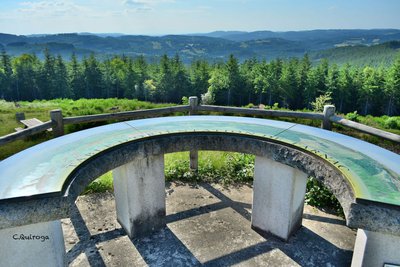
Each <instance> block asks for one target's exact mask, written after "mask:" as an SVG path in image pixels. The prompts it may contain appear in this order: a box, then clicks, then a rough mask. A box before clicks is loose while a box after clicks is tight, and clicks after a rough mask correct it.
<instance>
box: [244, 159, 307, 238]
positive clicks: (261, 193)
mask: <svg viewBox="0 0 400 267" xmlns="http://www.w3.org/2000/svg"><path fill="white" fill-rule="evenodd" d="M307 177H308V176H307V174H305V173H303V172H301V171H299V170H298V169H295V168H292V167H289V166H287V165H284V164H282V163H279V162H276V161H273V160H271V159H268V158H265V157H256V160H255V165H254V182H253V185H254V189H253V191H254V193H253V207H252V216H251V224H252V228H253V229H255V230H256V231H257V232H259V233H262V234H263V235H265V234H266V233H270V234H273V235H275V236H277V237H279V238H281V239H283V240H285V241H286V240H288V238H289V237H290V235H291V234H292V233H294V232H295V231H296V230H297V229H299V228H300V227H301V220H302V215H303V206H304V195H305V193H306V184H307Z"/></svg>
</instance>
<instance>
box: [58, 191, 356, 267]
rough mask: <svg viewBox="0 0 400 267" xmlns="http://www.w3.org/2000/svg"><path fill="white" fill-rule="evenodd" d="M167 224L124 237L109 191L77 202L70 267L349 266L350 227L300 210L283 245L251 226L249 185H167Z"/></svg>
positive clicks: (69, 235) (69, 238)
mask: <svg viewBox="0 0 400 267" xmlns="http://www.w3.org/2000/svg"><path fill="white" fill-rule="evenodd" d="M166 196H167V206H166V207H167V218H166V221H167V226H166V227H165V228H163V229H162V230H161V231H158V232H155V233H153V234H152V235H150V236H148V237H144V238H140V239H133V240H131V239H129V238H128V236H127V235H126V234H125V232H124V231H123V230H122V229H121V226H120V225H119V224H118V222H117V220H116V212H115V203H114V197H113V195H112V194H110V193H108V194H95V195H89V196H83V197H79V199H78V201H77V206H78V208H79V210H75V212H74V215H73V217H72V220H70V219H66V220H63V229H64V236H65V246H66V250H67V260H68V262H69V263H70V266H89V265H91V266H198V265H206V266H231V265H237V266H349V265H350V263H351V257H352V250H353V247H354V242H355V234H356V232H355V231H354V230H351V229H349V228H347V227H346V226H345V225H344V224H345V222H344V220H343V219H341V218H338V217H336V216H333V215H329V214H326V213H323V212H321V211H319V210H316V209H314V208H312V207H309V206H305V208H304V216H303V227H302V228H301V229H300V230H299V231H298V232H296V233H295V235H294V236H293V237H292V238H290V239H289V241H288V242H287V243H285V242H282V241H280V240H278V239H275V238H272V237H271V238H264V237H262V236H260V235H259V234H257V233H256V232H255V231H253V230H252V229H251V228H250V227H251V226H250V218H251V203H252V188H251V187H250V186H230V187H227V188H223V187H221V186H219V185H208V184H192V185H191V184H176V183H173V184H168V185H167V186H166Z"/></svg>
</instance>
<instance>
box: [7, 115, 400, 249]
mask: <svg viewBox="0 0 400 267" xmlns="http://www.w3.org/2000/svg"><path fill="white" fill-rule="evenodd" d="M190 149H199V150H207V149H210V150H227V151H238V152H244V153H251V154H255V155H256V156H257V158H262V157H265V158H269V159H272V160H273V161H277V162H280V163H283V164H282V165H273V163H269V162H267V161H262V160H257V158H256V165H257V164H258V165H260V164H261V162H262V164H264V165H265V164H266V165H268V164H269V165H268V166H269V168H285V167H284V166H283V165H287V166H290V168H294V169H296V170H299V171H300V172H301V173H304V174H307V175H314V176H316V177H317V178H318V179H319V180H321V181H322V182H323V183H324V184H325V185H327V186H328V188H329V189H330V190H332V192H333V193H334V194H335V195H336V197H337V198H338V199H339V201H340V203H341V204H342V206H343V208H344V211H345V215H346V220H347V224H348V225H349V226H351V227H356V228H362V229H366V230H369V231H376V232H382V233H384V234H395V235H397V236H398V235H400V216H399V215H400V193H399V191H400V156H399V155H397V154H395V153H392V152H390V151H387V150H385V149H382V148H380V147H377V146H375V145H372V144H369V143H366V142H363V141H361V140H358V139H355V138H352V137H349V136H345V135H342V134H338V133H334V132H330V131H326V130H322V129H319V128H314V127H308V126H304V125H299V124H294V123H288V122H281V121H274V120H266V119H254V118H245V117H228V116H182V117H165V118H153V119H143V120H133V121H127V122H120V123H115V124H110V125H106V126H101V127H96V128H92V129H88V130H84V131H80V132H76V133H73V134H69V135H66V136H62V137H59V138H56V139H52V140H50V141H47V142H44V143H42V144H39V145H37V146H34V147H32V148H29V149H27V150H24V151H22V152H20V153H17V154H15V155H13V156H11V157H9V158H7V159H5V160H3V161H1V162H0V215H1V216H0V229H2V228H9V227H14V226H19V225H24V224H30V223H37V222H40V221H48V220H51V219H52V218H53V219H59V218H62V217H65V216H67V214H68V211H69V206H70V205H71V203H73V201H74V200H75V198H76V197H77V196H78V195H79V193H81V191H82V190H83V188H84V187H85V186H86V185H87V184H88V182H90V181H91V180H93V179H94V178H96V177H98V176H99V175H100V174H102V173H104V172H105V171H108V170H111V169H115V168H118V167H119V166H122V165H124V164H127V163H128V162H130V161H133V160H135V159H137V158H138V157H139V156H141V157H142V158H143V157H145V158H148V157H151V156H152V155H156V154H162V155H163V154H164V153H169V152H175V151H184V150H190ZM132 151H135V153H136V154H135V155H131V154H130V153H132ZM155 160H156V159H155ZM257 162H258V163H257ZM148 164H149V163H147V166H149V165H148ZM162 164H163V162H162ZM145 165H146V164H145ZM162 166H163V165H162ZM256 167H257V166H256ZM260 170H261V172H265V171H268V170H265V169H260ZM260 170H259V171H257V169H256V172H258V173H260ZM288 171H290V170H288ZM120 173H121V172H120ZM143 175H144V174H143ZM292 176H293V177H294V179H295V180H296V179H297V178H296V177H297V176H299V174H293V175H292ZM255 178H256V177H255ZM257 179H258V180H259V181H261V178H257ZM277 179H278V178H277ZM114 180H115V179H114ZM278 181H279V179H278ZM255 182H256V181H255ZM293 183H294V184H295V183H296V182H293ZM302 183H303V182H302ZM122 187H123V186H122ZM303 187H304V185H302V186H301V188H303ZM121 190H122V189H121ZM302 190H303V189H302ZM304 190H305V188H304ZM259 194H261V193H259ZM299 194H300V197H301V194H302V193H299ZM21 203H23V207H22V206H21ZM117 208H118V207H117ZM32 209H34V210H35V211H36V212H37V214H36V217H35V216H34V215H32V214H29V213H30V211H31V210H32ZM13 211H14V213H15V214H17V215H15V214H14V215H10V214H13ZM18 212H19V213H20V214H18ZM164 212H165V211H164ZM301 212H302V210H301ZM27 214H29V215H27ZM296 216H298V215H296ZM296 220H298V219H296ZM300 223H301V219H300ZM129 227H131V226H129ZM129 227H128V228H129ZM290 227H291V228H293V227H294V226H293V227H292V226H290ZM256 228H258V227H256ZM261 228H262V227H261ZM258 230H260V229H258ZM261 230H263V229H261ZM292 230H293V229H289V232H288V233H286V234H285V235H284V237H282V238H283V239H287V235H288V234H290V233H291V232H292ZM366 232H367V231H366ZM365 249H366V248H364V250H365Z"/></svg>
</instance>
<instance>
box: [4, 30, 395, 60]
mask: <svg viewBox="0 0 400 267" xmlns="http://www.w3.org/2000/svg"><path fill="white" fill-rule="evenodd" d="M392 41H397V42H399V41H400V30H395V29H387V30H385V29H382V30H313V31H298V32H271V31H258V32H214V33H208V34H193V35H165V36H143V35H118V34H109V35H107V34H100V35H95V34H90V33H84V34H77V33H64V34H51V35H29V36H23V35H12V34H1V33H0V50H1V49H4V50H5V51H6V52H7V53H8V54H9V55H12V56H20V55H22V54H36V55H37V56H38V57H39V58H40V59H44V57H45V55H44V53H43V51H44V50H45V49H48V50H49V51H50V52H51V53H53V54H57V55H58V54H59V55H61V57H63V59H64V60H67V59H69V58H70V55H71V54H72V53H74V54H75V55H76V57H77V58H78V59H82V58H84V57H89V56H90V55H91V54H92V53H94V54H95V55H96V56H97V58H99V59H107V58H110V57H112V56H115V55H126V56H130V57H136V56H139V55H143V56H144V57H145V58H146V60H147V61H149V62H157V61H158V60H159V59H160V58H161V57H162V56H163V55H167V56H169V57H173V56H175V54H179V56H180V58H181V60H182V61H183V62H184V63H186V64H190V63H191V62H192V61H194V60H199V59H201V60H207V61H209V62H210V63H214V62H216V61H219V60H222V61H223V60H227V59H228V58H229V55H230V54H234V55H235V57H236V58H237V59H238V60H239V61H240V62H243V61H244V60H246V59H249V58H253V57H254V58H257V59H259V60H267V61H271V60H273V59H277V58H281V59H289V58H291V57H302V56H304V54H305V53H309V54H310V59H311V62H312V63H313V64H317V63H318V62H319V60H321V59H322V58H328V59H329V60H330V62H332V63H337V64H344V63H347V62H351V63H352V64H353V65H373V66H379V65H386V66H388V65H390V64H392V63H393V61H394V55H395V54H396V52H397V51H398V50H399V47H398V44H397V45H396V43H395V42H392ZM370 55H373V56H372V58H370Z"/></svg>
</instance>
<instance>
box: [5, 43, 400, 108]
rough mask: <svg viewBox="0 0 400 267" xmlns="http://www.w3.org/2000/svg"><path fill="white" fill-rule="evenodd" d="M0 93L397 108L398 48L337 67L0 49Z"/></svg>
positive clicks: (304, 61)
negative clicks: (375, 60) (391, 55)
mask: <svg viewBox="0 0 400 267" xmlns="http://www.w3.org/2000/svg"><path fill="white" fill-rule="evenodd" d="M0 59H1V63H0V98H4V99H6V100H9V101H19V100H34V99H54V98H72V99H78V98H110V97H116V98H128V99H134V98H136V99H139V100H147V101H154V102H172V103H180V102H181V100H182V97H183V96H190V95H197V96H199V97H202V99H203V101H204V102H205V103H216V104H219V105H237V106H244V105H247V104H249V103H253V104H260V103H262V104H265V105H269V106H272V105H274V104H275V103H277V104H275V105H279V106H280V107H285V108H290V109H303V108H308V109H311V108H312V105H311V103H312V102H313V101H315V99H316V97H318V96H320V95H326V96H327V97H328V98H329V97H331V98H332V100H331V101H332V103H334V104H335V105H336V107H337V110H338V111H339V112H343V113H347V112H353V111H357V112H358V113H359V114H373V115H383V114H386V115H397V114H400V55H398V56H397V60H396V61H395V62H394V63H393V64H392V65H390V66H387V67H370V66H366V67H358V66H353V65H351V64H345V65H342V66H338V65H336V64H333V63H330V62H329V61H327V60H321V61H320V62H319V63H318V64H317V65H312V64H311V61H310V59H309V57H308V56H307V55H305V56H304V57H302V58H292V59H290V60H287V61H283V60H280V59H275V60H272V61H270V62H266V61H260V60H257V59H249V60H245V61H244V62H243V63H239V61H238V59H237V58H236V57H235V56H233V55H231V56H230V57H229V59H228V60H226V61H224V62H218V63H212V64H210V63H208V62H207V61H205V60H194V61H193V62H192V63H191V64H190V65H185V64H183V62H182V60H181V59H180V57H179V56H178V55H176V56H175V57H168V56H167V55H164V56H162V57H161V59H160V60H159V61H157V62H148V61H146V59H145V58H144V57H143V56H139V57H135V58H132V57H128V56H114V57H112V58H109V59H105V60H99V59H98V58H96V57H95V56H94V55H93V54H92V55H91V56H89V57H87V58H84V59H83V60H82V61H79V60H77V58H76V56H75V55H72V57H71V58H70V60H67V61H66V60H64V59H63V58H62V57H61V56H59V55H58V56H55V55H52V54H51V53H50V52H49V51H48V50H46V51H45V59H44V60H40V59H39V58H38V57H36V56H35V55H33V54H23V55H21V56H16V57H11V56H10V55H8V54H7V53H5V52H3V53H2V54H1V58H0Z"/></svg>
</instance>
